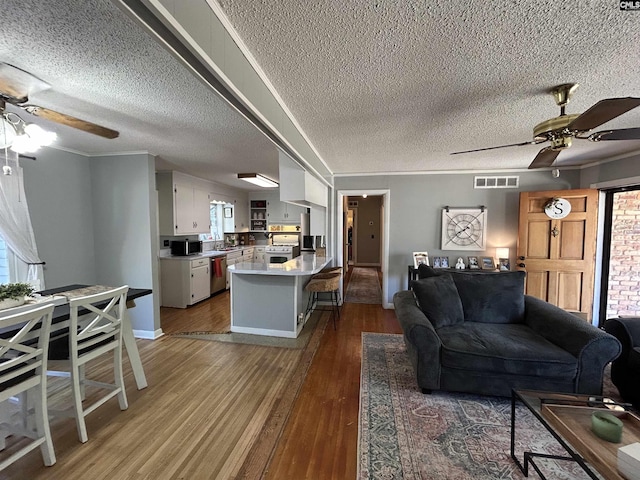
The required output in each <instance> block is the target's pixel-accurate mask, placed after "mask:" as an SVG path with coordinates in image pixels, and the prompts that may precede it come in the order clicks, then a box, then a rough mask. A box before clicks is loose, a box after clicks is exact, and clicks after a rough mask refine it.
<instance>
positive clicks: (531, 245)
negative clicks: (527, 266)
mask: <svg viewBox="0 0 640 480" xmlns="http://www.w3.org/2000/svg"><path fill="white" fill-rule="evenodd" d="M549 232H551V222H550V221H548V220H546V221H545V220H543V221H532V222H530V223H529V229H528V233H529V238H528V239H527V240H528V241H527V258H549V254H550V252H549V247H550V245H551V241H550V237H551V234H550V233H549Z"/></svg>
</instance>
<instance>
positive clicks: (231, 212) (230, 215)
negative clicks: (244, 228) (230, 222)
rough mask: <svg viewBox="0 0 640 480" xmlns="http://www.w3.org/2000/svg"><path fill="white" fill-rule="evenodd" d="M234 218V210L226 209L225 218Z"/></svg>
mask: <svg viewBox="0 0 640 480" xmlns="http://www.w3.org/2000/svg"><path fill="white" fill-rule="evenodd" d="M232 216H233V210H232V209H231V207H224V218H231V217H232Z"/></svg>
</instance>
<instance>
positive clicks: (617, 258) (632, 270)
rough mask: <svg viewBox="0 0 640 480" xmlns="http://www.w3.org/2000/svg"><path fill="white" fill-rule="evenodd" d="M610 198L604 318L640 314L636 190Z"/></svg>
mask: <svg viewBox="0 0 640 480" xmlns="http://www.w3.org/2000/svg"><path fill="white" fill-rule="evenodd" d="M613 198H614V200H613V225H612V229H611V259H610V264H609V294H608V298H607V318H610V317H617V316H618V315H640V191H632V192H620V193H616V194H614V197H613Z"/></svg>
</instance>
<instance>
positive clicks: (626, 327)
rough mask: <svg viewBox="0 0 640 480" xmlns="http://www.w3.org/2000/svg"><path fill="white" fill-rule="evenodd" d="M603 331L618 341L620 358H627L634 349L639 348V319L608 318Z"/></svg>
mask: <svg viewBox="0 0 640 480" xmlns="http://www.w3.org/2000/svg"><path fill="white" fill-rule="evenodd" d="M604 329H605V331H606V332H607V333H610V334H611V335H613V336H614V337H616V338H617V339H618V340H620V343H621V344H622V355H621V357H624V358H626V357H628V356H629V354H630V353H631V351H632V350H633V348H634V347H640V317H625V318H610V319H609V320H607V321H606V322H605V323H604Z"/></svg>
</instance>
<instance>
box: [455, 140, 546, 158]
mask: <svg viewBox="0 0 640 480" xmlns="http://www.w3.org/2000/svg"><path fill="white" fill-rule="evenodd" d="M546 141H547V140H546V139H542V140H532V141H530V142H522V143H512V144H510V145H499V146H497V147H486V148H477V149H475V150H465V151H464V152H452V153H450V154H449V155H460V154H461V153H473V152H484V151H485V150H495V149H496V148H506V147H523V146H525V145H537V144H538V143H542V142H546Z"/></svg>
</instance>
